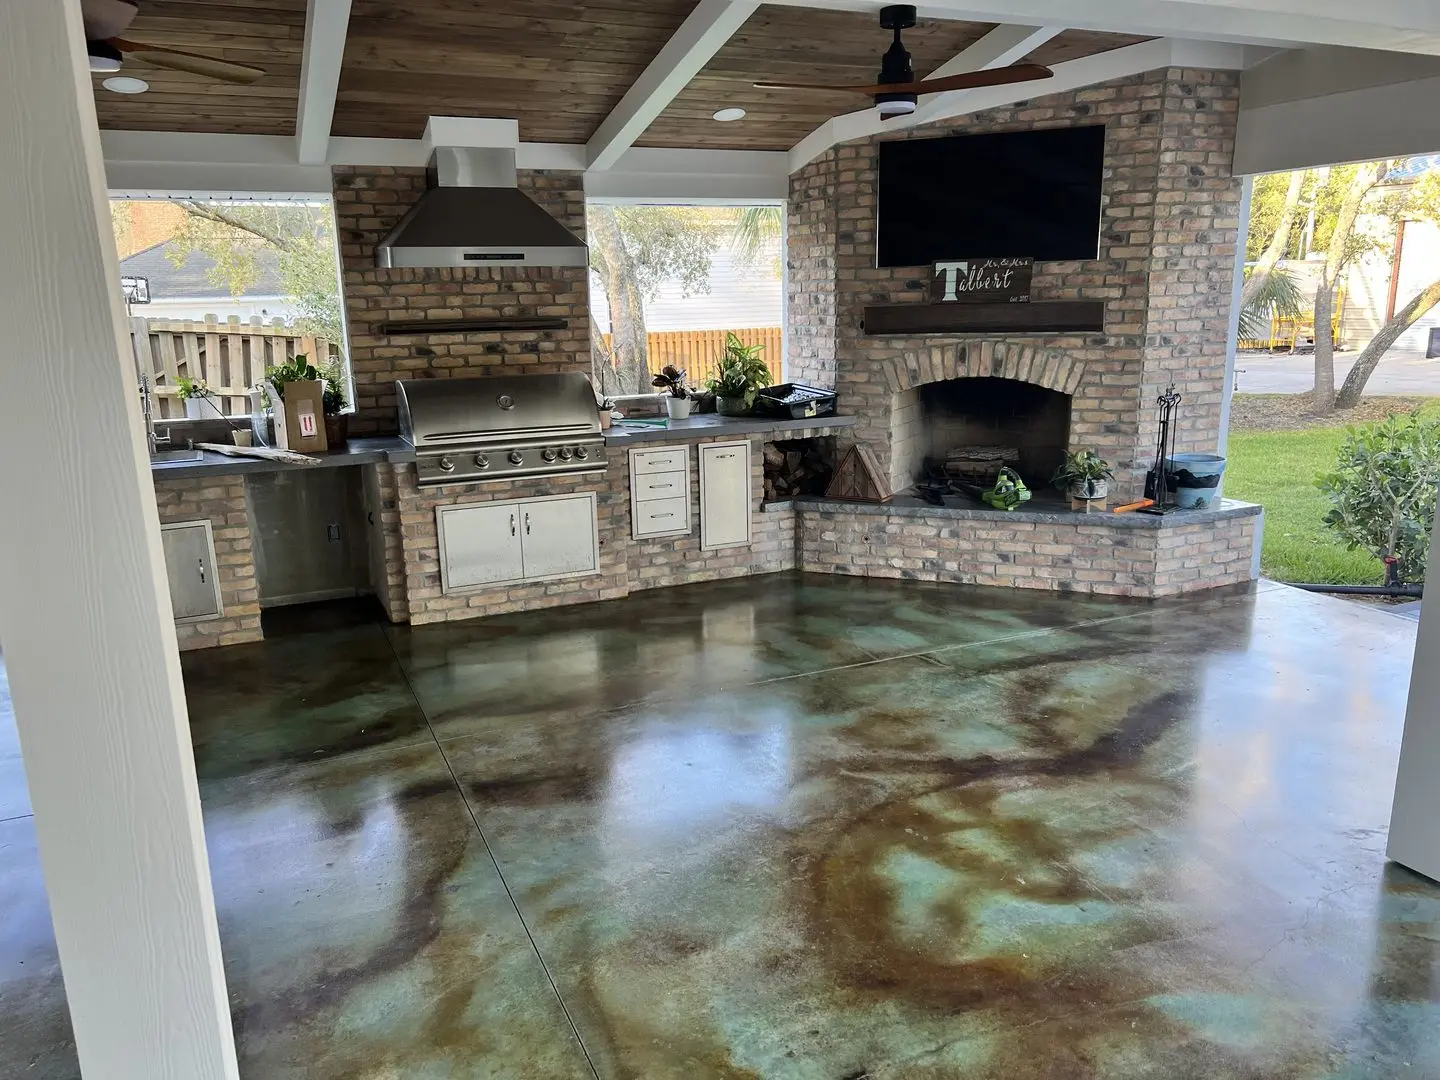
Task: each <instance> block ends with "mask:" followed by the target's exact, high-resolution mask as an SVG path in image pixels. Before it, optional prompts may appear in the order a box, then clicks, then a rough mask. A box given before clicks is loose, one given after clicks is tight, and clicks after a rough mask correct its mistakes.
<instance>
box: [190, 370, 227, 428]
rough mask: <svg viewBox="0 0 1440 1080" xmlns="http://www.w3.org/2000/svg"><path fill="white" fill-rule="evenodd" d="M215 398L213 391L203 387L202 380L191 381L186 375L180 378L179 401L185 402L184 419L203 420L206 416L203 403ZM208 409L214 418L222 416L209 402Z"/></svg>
mask: <svg viewBox="0 0 1440 1080" xmlns="http://www.w3.org/2000/svg"><path fill="white" fill-rule="evenodd" d="M214 396H215V393H214V391H213V390H211V389H210V387H208V386H206V385H205V380H204V379H192V378H190V377H188V376H186V375H181V376H180V400H181V401H183V402H185V419H187V420H204V419H205V414H206V411H207V410H206V407H205V401H206V399H207V398H212V397H214ZM210 409H211V410H213V411H214V413H215V415H216V416H220V415H222V414H221V412H220V410H219V408H218V407H217V406H216V405H215V404H214V403H213V402H211V404H210Z"/></svg>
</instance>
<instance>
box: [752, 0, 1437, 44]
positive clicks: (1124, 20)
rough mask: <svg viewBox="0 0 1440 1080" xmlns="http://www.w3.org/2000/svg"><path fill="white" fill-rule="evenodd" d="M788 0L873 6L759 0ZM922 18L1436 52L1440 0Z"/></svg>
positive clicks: (1149, 0) (1192, 3) (1139, 4)
mask: <svg viewBox="0 0 1440 1080" xmlns="http://www.w3.org/2000/svg"><path fill="white" fill-rule="evenodd" d="M767 2H769V3H777V4H785V5H788V6H791V7H813V8H825V9H833V10H849V11H867V12H872V11H874V10H875V7H876V5H875V3H874V2H873V0H767ZM919 13H920V15H921V17H923V18H932V19H962V20H966V21H970V22H998V23H1031V24H1034V25H1036V26H1048V25H1054V24H1057V23H1061V24H1064V25H1065V26H1067V27H1070V28H1072V29H1077V30H1105V31H1110V32H1112V33H1121V34H1146V35H1151V36H1155V37H1172V38H1191V39H1195V40H1201V41H1224V42H1235V43H1238V44H1242V45H1272V46H1280V47H1290V46H1293V45H1296V44H1317V45H1347V46H1352V47H1357V48H1369V49H1384V50H1388V51H1393V52H1415V53H1431V54H1436V55H1440V4H1429V3H1423V2H1415V0H1369V2H1367V3H1365V4H1363V5H1361V4H1355V3H1353V0H1245V2H1244V4H1243V6H1242V5H1241V4H1239V3H1237V2H1236V0H1091V2H1089V3H1085V4H1076V3H1075V2H1074V0H923V2H922V3H921V4H920V5H919Z"/></svg>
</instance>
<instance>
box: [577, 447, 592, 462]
mask: <svg viewBox="0 0 1440 1080" xmlns="http://www.w3.org/2000/svg"><path fill="white" fill-rule="evenodd" d="M575 456H576V457H577V458H579V459H580V460H581V461H584V460H585V459H586V458H588V457H589V456H590V451H589V450H586V449H585V447H583V446H577V447H576V448H575Z"/></svg>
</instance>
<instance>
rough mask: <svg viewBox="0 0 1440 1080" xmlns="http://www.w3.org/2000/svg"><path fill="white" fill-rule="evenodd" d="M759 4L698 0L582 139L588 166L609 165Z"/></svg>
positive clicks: (739, 0)
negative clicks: (596, 124) (617, 99)
mask: <svg viewBox="0 0 1440 1080" xmlns="http://www.w3.org/2000/svg"><path fill="white" fill-rule="evenodd" d="M759 6H760V5H759V3H758V2H757V0H700V3H698V4H696V5H695V8H694V10H693V11H691V12H690V14H689V15H688V16H687V17H686V19H685V21H684V22H683V23H681V24H680V26H679V28H678V29H677V30H676V31H675V33H674V34H673V35H671V37H670V40H669V41H667V42H666V43H665V45H664V46H663V47H662V48H661V50H660V51H659V52H658V53H657V54H656V55H655V58H654V59H653V60H651V61H650V63H649V65H647V66H646V68H645V70H644V71H643V72H641V74H640V77H639V78H638V79H636V80H635V82H634V83H633V84H631V86H630V89H629V90H627V91H626V92H625V96H624V97H622V98H621V99H620V102H619V104H617V105H616V106H615V108H614V109H612V110H611V111H610V115H609V116H607V117H605V119H604V120H603V121H601V123H600V126H599V127H598V128H596V129H595V134H594V135H592V136H591V137H590V141H589V142H588V143H587V151H588V165H589V168H591V169H608V168H611V167H612V166H613V165H614V164H615V163H616V162H617V161H618V160H619V159H620V155H622V154H623V153H625V151H626V150H628V149H630V147H631V146H633V145H634V144H635V140H636V139H638V138H639V137H640V136H641V135H642V134H643V133H644V132H645V129H646V128H648V127H649V126H650V125H651V123H652V122H654V120H655V118H656V117H657V116H659V115H660V114H661V113H662V112H664V111H665V108H666V106H668V105H669V104H670V102H672V101H673V100H675V95H676V94H678V93H680V91H681V90H683V89H685V86H686V85H687V84H688V83H689V82H690V80H691V79H693V78H694V77H695V76H696V75H697V74H699V72H700V69H701V68H703V67H704V66H705V65H706V64H707V63H709V62H710V58H711V57H713V56H714V55H715V54H716V53H717V52H719V51H720V47H721V46H722V45H724V44H725V42H727V41H729V40H730V37H731V35H733V34H734V33H735V31H736V30H738V29H740V27H741V26H742V25H743V24H744V22H745V20H746V19H748V18H750V16H751V15H753V14H754V13H755V9H756V8H758V7H759Z"/></svg>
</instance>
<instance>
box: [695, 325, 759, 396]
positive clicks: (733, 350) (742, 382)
mask: <svg viewBox="0 0 1440 1080" xmlns="http://www.w3.org/2000/svg"><path fill="white" fill-rule="evenodd" d="M764 348H765V346H763V345H746V344H745V343H744V342H743V341H741V340H740V339H739V338H738V337H736V335H735V333H734V331H730V332H728V333H726V335H725V350H724V351H723V352H722V353H721V354H720V362H719V363H718V364H717V365H716V368H715V374H714V375H711V376H710V377H709V378H708V379H706V380H705V389H707V390H709V391H710V392H711V393H712V394H714V395H715V411H716V412H718V413H719V414H720V415H721V416H744V415H745V414H746V413H748V412H749V411H750V406H751V405H753V404H754V403H755V391H757V390H759V389H760V387H762V386H769V385H770V368H769V366H768V365H767V364H766V363H765V361H764V360H761V359H760V353H761V352H762V351H764Z"/></svg>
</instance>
